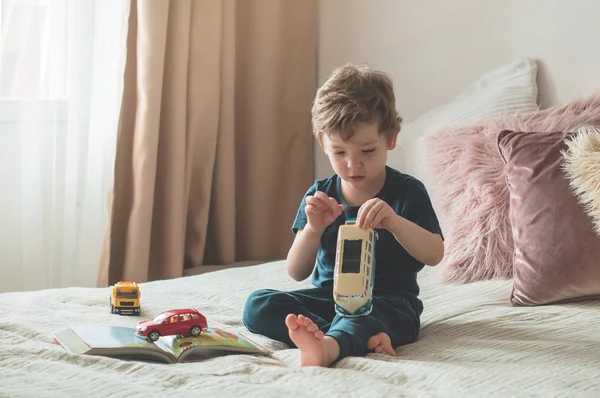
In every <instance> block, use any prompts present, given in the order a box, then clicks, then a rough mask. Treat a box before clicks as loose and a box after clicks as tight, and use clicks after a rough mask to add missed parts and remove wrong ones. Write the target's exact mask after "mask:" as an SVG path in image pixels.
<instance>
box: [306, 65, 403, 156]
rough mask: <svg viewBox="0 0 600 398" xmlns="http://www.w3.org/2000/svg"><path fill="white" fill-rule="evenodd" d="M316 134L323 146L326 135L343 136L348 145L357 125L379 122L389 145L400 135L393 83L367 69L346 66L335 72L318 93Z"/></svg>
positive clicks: (314, 115) (384, 76)
mask: <svg viewBox="0 0 600 398" xmlns="http://www.w3.org/2000/svg"><path fill="white" fill-rule="evenodd" d="M311 114H312V126H313V133H314V135H315V137H316V138H317V140H318V141H319V143H320V144H321V146H322V145H323V134H327V135H331V134H339V135H340V137H341V138H342V139H343V140H344V141H346V140H349V139H350V138H352V136H353V135H354V132H355V130H354V128H355V124H356V123H357V122H367V123H371V122H375V121H378V122H379V134H383V135H384V136H385V137H386V139H387V140H388V142H389V141H390V140H392V139H393V138H394V137H395V135H396V134H397V133H398V132H399V131H400V123H402V118H401V117H400V116H399V115H398V112H397V111H396V97H395V96H394V88H393V85H392V79H391V77H390V76H389V75H387V74H386V73H384V72H381V71H377V70H374V69H371V68H370V67H368V66H366V65H353V64H346V65H344V66H342V67H340V68H337V69H335V70H334V71H333V73H332V74H331V76H330V77H329V79H327V81H326V82H325V84H323V86H321V88H320V89H319V90H318V91H317V95H316V98H315V102H314V104H313V107H312V111H311Z"/></svg>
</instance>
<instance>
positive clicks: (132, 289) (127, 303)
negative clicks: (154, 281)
mask: <svg viewBox="0 0 600 398" xmlns="http://www.w3.org/2000/svg"><path fill="white" fill-rule="evenodd" d="M110 313H111V314H119V315H121V314H123V313H129V314H132V315H140V288H139V286H138V284H137V283H135V282H117V283H115V284H114V285H113V286H112V288H111V290H110Z"/></svg>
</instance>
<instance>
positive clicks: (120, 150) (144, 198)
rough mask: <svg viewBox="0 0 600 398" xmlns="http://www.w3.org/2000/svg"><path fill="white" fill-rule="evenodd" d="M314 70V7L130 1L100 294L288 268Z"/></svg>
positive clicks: (306, 161)
mask: <svg viewBox="0 0 600 398" xmlns="http://www.w3.org/2000/svg"><path fill="white" fill-rule="evenodd" d="M316 56H317V4H316V0H284V1H282V0H238V1H236V0H223V1H220V0H145V1H144V0H138V1H135V0H133V1H132V5H131V15H130V26H129V35H128V50H127V64H126V70H125V77H124V93H123V105H122V110H121V118H120V126H119V136H118V143H117V153H116V164H115V175H114V187H113V189H112V192H111V200H110V214H111V216H110V221H109V229H108V231H107V235H106V240H105V245H104V251H103V256H102V262H101V265H100V272H99V285H100V286H106V285H108V284H112V283H114V282H116V281H117V280H134V281H138V282H143V281H148V280H156V279H167V278H174V277H179V276H181V275H182V274H183V271H184V268H190V267H201V266H203V265H207V264H208V265H226V264H231V263H234V262H237V261H268V260H272V259H278V258H283V257H285V255H286V253H287V250H288V248H289V245H290V244H291V242H292V239H293V236H292V234H291V232H290V226H291V223H292V221H293V218H294V216H295V212H296V210H297V207H298V204H299V202H300V200H301V198H302V195H303V194H304V192H305V190H306V189H307V187H308V186H309V185H310V184H311V183H312V179H313V156H312V154H313V152H312V151H313V150H312V148H313V138H312V136H311V128H310V106H311V102H312V99H313V97H314V94H315V90H316V83H317V75H316V74H317V71H316V70H317V61H316Z"/></svg>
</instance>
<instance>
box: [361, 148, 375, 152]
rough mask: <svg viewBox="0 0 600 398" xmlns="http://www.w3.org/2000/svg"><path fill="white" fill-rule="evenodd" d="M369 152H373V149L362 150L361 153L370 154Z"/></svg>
mask: <svg viewBox="0 0 600 398" xmlns="http://www.w3.org/2000/svg"><path fill="white" fill-rule="evenodd" d="M371 152H375V148H371V149H363V153H371Z"/></svg>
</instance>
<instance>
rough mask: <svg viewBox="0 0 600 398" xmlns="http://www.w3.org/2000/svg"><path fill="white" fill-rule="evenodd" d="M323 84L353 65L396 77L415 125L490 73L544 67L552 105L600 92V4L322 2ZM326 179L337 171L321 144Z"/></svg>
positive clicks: (403, 107)
mask: <svg viewBox="0 0 600 398" xmlns="http://www.w3.org/2000/svg"><path fill="white" fill-rule="evenodd" d="M319 6H320V20H319V84H322V83H323V82H324V81H325V79H326V78H327V76H328V75H329V73H330V72H331V70H332V69H333V68H334V67H337V66H340V65H342V64H344V63H345V62H349V61H351V62H357V63H363V62H364V63H369V64H370V65H371V66H373V67H376V68H381V69H383V70H385V71H387V72H388V73H390V74H391V75H392V77H393V78H394V85H395V89H396V95H397V103H398V110H399V111H400V113H401V115H402V116H403V117H404V120H405V121H410V120H412V119H414V118H415V117H417V116H418V115H420V114H421V113H423V112H424V111H426V110H428V109H430V108H431V107H433V106H436V105H439V104H442V103H444V102H445V101H447V100H449V99H450V98H452V97H453V96H454V95H455V94H457V93H458V92H459V91H460V90H461V89H462V88H463V87H464V86H466V85H467V84H468V83H470V82H471V81H472V80H474V79H475V78H477V77H478V76H480V75H482V74H483V73H485V72H487V71H488V70H490V69H493V68H495V67H498V66H501V65H503V64H506V63H510V62H513V61H517V60H520V59H522V58H524V57H527V56H529V57H532V58H535V59H537V60H538V61H540V73H539V77H538V83H539V85H540V102H541V106H542V107H547V106H550V105H554V104H558V103H562V102H565V101H568V100H570V99H573V98H574V97H577V96H581V95H587V94H589V93H591V92H592V91H595V90H597V89H600V46H598V45H597V38H598V37H600V24H599V23H598V22H597V15H600V1H597V0H570V1H566V0H502V1H494V0H452V1H448V0H422V1H419V2H417V1H414V0H371V1H364V0H320V4H319ZM315 157H316V160H315V162H316V177H317V178H321V177H324V176H326V175H329V174H330V173H331V172H332V170H331V168H330V166H329V163H328V161H327V158H326V157H325V156H324V155H323V153H322V150H321V148H320V147H319V146H318V145H316V146H315Z"/></svg>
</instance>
